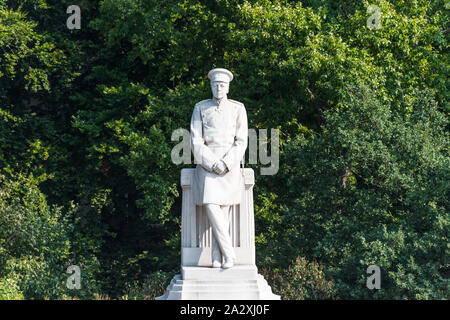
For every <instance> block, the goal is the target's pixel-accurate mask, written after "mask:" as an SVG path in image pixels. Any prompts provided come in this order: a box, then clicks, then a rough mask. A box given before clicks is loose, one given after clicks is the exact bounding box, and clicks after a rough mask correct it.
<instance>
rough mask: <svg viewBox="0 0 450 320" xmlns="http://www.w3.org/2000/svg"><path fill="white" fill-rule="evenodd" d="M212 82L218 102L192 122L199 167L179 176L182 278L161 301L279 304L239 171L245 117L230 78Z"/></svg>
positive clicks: (199, 110)
mask: <svg viewBox="0 0 450 320" xmlns="http://www.w3.org/2000/svg"><path fill="white" fill-rule="evenodd" d="M208 77H209V79H210V80H211V90H212V93H213V98H212V99H208V100H204V101H201V102H199V103H197V104H196V105H195V108H194V111H193V113H192V118H191V146H192V151H193V153H194V158H195V161H196V163H197V166H196V168H195V169H193V168H183V169H182V170H181V175H180V183H181V187H182V189H183V195H182V210H181V211H182V212H181V273H180V274H177V275H175V276H174V277H173V279H172V281H171V282H170V284H169V286H168V287H167V290H166V293H165V294H164V295H162V296H160V297H158V298H157V299H158V300H178V299H181V300H185V299H187V300H204V299H208V300H209V299H222V300H242V299H244V300H253V299H257V300H268V299H280V296H278V295H275V294H273V293H272V290H271V288H270V286H269V285H268V283H267V281H266V280H265V279H264V277H263V276H262V275H261V274H258V269H257V267H256V264H255V231H254V224H255V223H254V212H253V186H254V183H255V179H254V172H253V170H252V169H251V168H246V169H241V168H240V162H241V161H243V158H244V153H245V149H246V148H247V140H248V128H247V114H246V110H245V107H244V105H243V104H242V103H240V102H237V101H233V100H231V99H228V98H227V94H228V90H229V83H230V82H231V80H232V79H233V75H232V73H231V72H230V71H228V70H226V69H220V68H219V69H213V70H211V71H210V72H209V73H208ZM211 266H212V268H211ZM220 267H222V268H220Z"/></svg>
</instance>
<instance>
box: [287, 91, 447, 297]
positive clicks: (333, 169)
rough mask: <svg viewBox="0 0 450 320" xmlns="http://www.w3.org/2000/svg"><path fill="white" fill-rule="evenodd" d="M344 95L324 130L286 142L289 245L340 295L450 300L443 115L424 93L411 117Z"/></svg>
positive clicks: (363, 95) (366, 97)
mask: <svg viewBox="0 0 450 320" xmlns="http://www.w3.org/2000/svg"><path fill="white" fill-rule="evenodd" d="M347 96H348V97H347V99H346V101H345V102H344V103H343V107H342V108H340V109H336V110H334V111H332V112H331V111H330V112H328V113H327V114H326V123H325V125H324V127H323V132H322V133H320V134H317V135H315V136H314V137H312V138H311V139H304V138H303V139H302V138H301V137H299V139H298V140H297V141H295V142H293V143H292V145H290V146H289V148H290V152H287V154H288V155H289V157H288V158H287V159H286V161H287V162H288V163H289V165H287V164H286V166H285V171H284V173H283V175H285V177H287V176H289V178H288V188H287V190H288V192H290V193H291V194H290V195H287V196H286V198H285V200H286V201H288V200H287V199H288V198H291V199H292V200H291V201H290V204H291V206H290V209H289V211H288V212H287V213H286V215H285V220H284V225H288V226H290V235H291V236H290V241H292V242H291V245H293V246H295V247H297V248H299V249H300V248H301V249H300V251H301V252H302V253H304V254H305V255H306V256H307V257H308V258H309V259H317V260H318V261H319V263H320V264H321V265H324V266H325V273H326V274H327V276H330V277H331V278H332V279H333V280H334V282H335V284H336V287H337V288H338V290H339V295H340V297H341V298H383V299H448V298H449V296H448V292H449V290H448V289H449V280H448V278H444V277H443V275H442V274H441V272H442V271H443V270H445V269H448V267H449V257H450V256H449V247H448V236H449V235H448V231H449V223H450V217H449V213H448V202H447V199H448V196H449V191H450V190H449V184H448V181H449V179H450V175H449V174H450V172H449V158H448V148H449V136H448V133H447V132H445V131H444V130H445V128H446V127H447V126H448V119H447V118H446V117H445V116H444V114H442V113H441V112H439V111H438V107H437V105H436V102H435V101H434V100H433V99H432V98H431V95H430V94H429V93H428V92H423V91H417V92H416V96H415V100H414V103H413V112H412V113H411V114H408V115H404V114H402V113H398V112H394V111H391V110H390V109H389V108H388V107H386V106H384V105H383V104H382V103H380V102H379V101H378V100H377V98H376V97H375V95H374V93H373V92H372V91H370V90H368V89H367V88H364V87H363V88H358V87H354V88H349V92H348V95H347ZM293 186H296V187H295V188H294V187H293ZM372 264H375V265H378V266H379V267H380V268H381V270H382V287H381V290H376V291H375V292H372V291H370V290H368V289H367V288H365V280H366V274H365V271H366V268H367V267H368V266H369V265H372Z"/></svg>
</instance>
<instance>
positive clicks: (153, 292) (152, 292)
mask: <svg viewBox="0 0 450 320" xmlns="http://www.w3.org/2000/svg"><path fill="white" fill-rule="evenodd" d="M174 275H175V273H174V272H164V271H156V272H152V273H150V274H149V275H148V276H147V277H146V278H145V280H144V281H142V282H141V281H139V282H136V283H135V284H134V285H132V286H130V287H129V288H128V290H127V294H126V295H125V296H123V297H122V298H123V299H127V300H142V299H144V300H154V299H155V298H156V297H159V296H162V295H163V294H164V293H166V289H167V286H168V285H169V283H170V281H171V280H172V278H173V276H174Z"/></svg>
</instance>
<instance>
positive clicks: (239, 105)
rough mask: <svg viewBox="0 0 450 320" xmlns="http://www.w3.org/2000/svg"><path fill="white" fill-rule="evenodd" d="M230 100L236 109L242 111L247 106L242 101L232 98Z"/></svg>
mask: <svg viewBox="0 0 450 320" xmlns="http://www.w3.org/2000/svg"><path fill="white" fill-rule="evenodd" d="M228 101H229V102H231V104H232V105H233V106H234V109H235V110H237V111H239V110H240V111H242V110H245V106H244V104H243V103H242V102H239V101H236V100H232V99H228Z"/></svg>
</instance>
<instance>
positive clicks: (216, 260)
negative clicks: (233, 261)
mask: <svg viewBox="0 0 450 320" xmlns="http://www.w3.org/2000/svg"><path fill="white" fill-rule="evenodd" d="M211 238H212V239H211V241H212V244H211V247H212V248H211V256H212V267H213V268H220V266H221V265H222V254H221V253H220V248H219V244H218V243H217V241H216V237H215V236H214V234H213V236H212V237H211Z"/></svg>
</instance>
